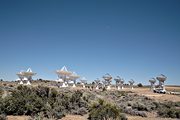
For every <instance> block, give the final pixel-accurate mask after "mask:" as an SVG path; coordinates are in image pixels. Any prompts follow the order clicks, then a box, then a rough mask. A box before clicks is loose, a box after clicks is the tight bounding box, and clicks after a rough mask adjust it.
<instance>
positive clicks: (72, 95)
mask: <svg viewBox="0 0 180 120" xmlns="http://www.w3.org/2000/svg"><path fill="white" fill-rule="evenodd" d="M87 107H88V105H87V101H85V100H84V99H83V93H82V91H71V92H70V91H66V92H65V91H64V92H60V93H58V92H57V91H56V90H55V89H50V88H48V87H43V86H41V87H40V86H38V87H28V86H18V87H17V88H16V89H14V90H12V93H11V94H10V95H8V96H7V97H5V98H0V113H5V114H7V115H31V116H36V117H37V116H38V117H40V116H42V115H41V114H43V117H44V118H47V119H50V118H53V119H60V118H62V117H64V116H65V114H71V113H72V112H73V111H74V110H77V114H80V115H84V114H86V113H87Z"/></svg>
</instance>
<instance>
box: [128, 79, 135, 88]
mask: <svg viewBox="0 0 180 120" xmlns="http://www.w3.org/2000/svg"><path fill="white" fill-rule="evenodd" d="M134 83H135V82H134V80H133V79H131V80H130V81H129V84H130V86H131V89H134V88H133V84H134Z"/></svg>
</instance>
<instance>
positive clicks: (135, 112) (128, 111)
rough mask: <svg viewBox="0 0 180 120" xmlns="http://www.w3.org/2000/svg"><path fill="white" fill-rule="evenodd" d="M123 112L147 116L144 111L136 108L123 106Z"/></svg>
mask: <svg viewBox="0 0 180 120" xmlns="http://www.w3.org/2000/svg"><path fill="white" fill-rule="evenodd" d="M123 112H125V113H127V114H130V115H134V116H141V117H147V115H146V113H145V112H144V111H138V110H136V109H132V108H125V109H123Z"/></svg>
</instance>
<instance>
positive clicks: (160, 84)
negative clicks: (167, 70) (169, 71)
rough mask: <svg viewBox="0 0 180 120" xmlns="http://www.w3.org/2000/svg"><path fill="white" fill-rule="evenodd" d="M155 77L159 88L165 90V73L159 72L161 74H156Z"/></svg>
mask: <svg viewBox="0 0 180 120" xmlns="http://www.w3.org/2000/svg"><path fill="white" fill-rule="evenodd" d="M156 79H157V80H158V81H159V87H160V89H162V90H163V91H164V92H165V91H166V90H165V85H164V82H165V81H166V79H167V77H166V76H165V75H163V74H161V75H159V76H157V77H156Z"/></svg>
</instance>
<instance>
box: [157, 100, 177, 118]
mask: <svg viewBox="0 0 180 120" xmlns="http://www.w3.org/2000/svg"><path fill="white" fill-rule="evenodd" d="M159 104H160V105H159V108H158V111H157V113H158V115H159V116H160V117H166V118H180V109H178V108H176V105H177V103H174V102H165V103H159Z"/></svg>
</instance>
